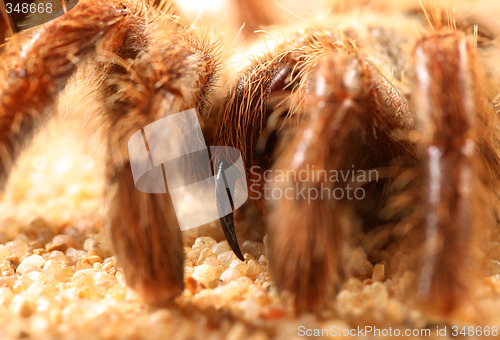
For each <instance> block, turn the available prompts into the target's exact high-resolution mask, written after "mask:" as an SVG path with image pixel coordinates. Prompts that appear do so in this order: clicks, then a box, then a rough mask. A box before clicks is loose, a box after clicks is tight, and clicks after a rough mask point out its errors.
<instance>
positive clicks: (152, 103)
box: [103, 17, 217, 306]
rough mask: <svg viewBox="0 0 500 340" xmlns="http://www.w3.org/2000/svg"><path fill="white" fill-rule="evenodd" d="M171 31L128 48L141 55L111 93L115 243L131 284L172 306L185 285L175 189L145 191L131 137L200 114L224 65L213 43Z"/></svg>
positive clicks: (118, 74)
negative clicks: (166, 120)
mask: <svg viewBox="0 0 500 340" xmlns="http://www.w3.org/2000/svg"><path fill="white" fill-rule="evenodd" d="M164 19H166V20H169V18H168V17H165V18H164ZM143 27H148V25H145V26H144V25H138V26H137V27H136V28H137V32H135V34H139V35H140V34H143V35H144V37H145V38H144V39H147V38H146V37H147V34H144V32H141V30H142V29H143ZM158 33H159V32H157V34H158ZM166 33H167V34H166V35H165V37H163V38H164V39H160V38H159V39H157V40H155V41H147V45H146V46H145V48H144V50H143V51H142V52H140V53H134V51H127V50H125V49H124V50H121V51H120V53H123V54H125V55H129V56H131V55H132V56H134V57H135V59H131V60H130V61H124V60H123V61H121V62H119V64H117V65H115V66H114V67H112V68H111V69H110V73H109V81H108V82H107V84H106V87H105V91H106V92H105V93H104V96H103V97H104V98H103V100H104V101H105V104H106V107H107V110H106V116H107V117H106V118H107V124H108V125H109V127H108V129H107V131H106V132H107V138H108V153H107V154H108V159H107V190H108V193H107V194H108V195H109V196H110V197H111V206H110V209H109V212H108V219H109V228H110V234H111V240H112V242H113V248H114V250H115V253H116V256H117V260H118V262H119V264H120V266H121V267H122V268H123V271H124V274H125V277H126V280H127V283H128V284H129V285H130V287H132V288H133V289H134V290H136V291H137V292H138V293H139V295H140V296H141V297H142V298H143V300H144V301H145V302H146V303H148V304H151V305H158V306H159V305H165V304H168V303H169V302H170V301H171V299H172V298H174V297H175V296H177V295H178V294H180V293H181V292H182V289H183V286H184V285H183V258H184V251H183V247H182V238H181V230H180V227H179V223H178V221H177V217H176V214H175V211H174V207H173V204H172V200H171V198H170V195H169V194H168V192H167V194H150V193H143V192H140V191H139V190H138V189H137V188H136V187H135V184H134V179H133V178H132V169H131V164H130V159H129V155H128V150H127V146H128V140H129V138H130V137H131V136H132V134H134V133H135V132H136V131H140V130H141V129H142V128H143V127H145V126H146V125H148V124H150V123H153V122H154V121H156V120H158V119H160V118H163V117H165V116H168V115H170V114H175V113H178V112H180V111H183V110H188V109H191V108H197V109H198V111H199V112H200V110H202V109H203V105H202V104H203V102H204V100H205V97H206V95H207V93H208V92H209V90H210V88H211V86H212V83H213V81H214V77H215V71H216V69H217V58H216V53H215V52H214V50H213V49H212V47H211V46H208V45H205V44H203V43H201V42H199V41H197V40H196V39H195V38H189V36H188V32H187V31H186V32H183V33H184V34H185V35H184V36H183V35H180V34H178V33H176V32H174V31H172V32H166ZM186 37H188V38H187V39H186ZM138 40H141V39H138ZM119 59H120V57H119V56H118V57H117V60H119ZM108 96H110V97H108ZM200 114H203V112H200ZM179 142H181V141H179Z"/></svg>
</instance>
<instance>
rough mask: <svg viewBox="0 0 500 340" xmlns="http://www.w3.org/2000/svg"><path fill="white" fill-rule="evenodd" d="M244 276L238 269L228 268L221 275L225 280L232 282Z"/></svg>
mask: <svg viewBox="0 0 500 340" xmlns="http://www.w3.org/2000/svg"><path fill="white" fill-rule="evenodd" d="M240 277H242V275H241V273H240V272H239V271H238V270H236V269H228V270H226V271H225V272H224V273H222V275H221V276H220V279H221V280H222V281H223V282H230V281H233V280H236V279H239V278H240Z"/></svg>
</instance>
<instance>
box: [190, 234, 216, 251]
mask: <svg viewBox="0 0 500 340" xmlns="http://www.w3.org/2000/svg"><path fill="white" fill-rule="evenodd" d="M216 243H217V242H216V241H215V240H214V239H213V238H211V237H210V236H203V237H198V238H197V239H196V240H195V241H194V244H193V249H198V248H200V249H205V248H211V247H213V246H214V245H215V244H216Z"/></svg>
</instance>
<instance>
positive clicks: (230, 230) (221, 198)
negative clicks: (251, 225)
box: [215, 160, 245, 261]
mask: <svg viewBox="0 0 500 340" xmlns="http://www.w3.org/2000/svg"><path fill="white" fill-rule="evenodd" d="M216 164H217V168H216V169H215V170H216V175H215V181H216V187H215V191H216V197H217V210H218V211H219V216H221V215H224V216H223V217H220V218H219V221H220V224H221V226H222V231H223V232H224V236H226V240H227V243H229V246H230V247H231V249H232V250H233V252H234V254H235V255H236V256H237V257H238V258H239V259H240V260H241V261H245V258H244V257H243V254H242V253H241V250H240V246H239V245H238V239H237V238H236V232H235V231H234V203H233V197H232V195H231V190H229V188H228V183H227V180H226V177H225V175H224V169H225V168H227V161H226V160H220V161H219V162H217V163H216ZM227 200H229V204H230V207H225V208H226V209H224V207H223V205H224V203H223V202H226V201H227ZM227 208H229V209H227ZM228 210H232V211H231V212H230V213H229V214H227V213H226V214H224V213H222V212H223V211H226V212H227V211H228Z"/></svg>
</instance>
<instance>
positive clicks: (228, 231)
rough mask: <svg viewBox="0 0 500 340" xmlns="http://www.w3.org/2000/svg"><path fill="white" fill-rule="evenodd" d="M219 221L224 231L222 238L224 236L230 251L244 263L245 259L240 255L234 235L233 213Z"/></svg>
mask: <svg viewBox="0 0 500 340" xmlns="http://www.w3.org/2000/svg"><path fill="white" fill-rule="evenodd" d="M219 221H220V224H221V226H222V231H224V236H226V240H227V243H229V246H230V247H231V249H232V251H233V252H234V254H235V255H236V256H237V257H238V258H239V259H240V260H241V261H245V258H244V257H243V254H242V253H241V250H240V246H239V245H238V239H237V238H236V233H235V231H234V217H233V213H230V214H229V215H226V216H224V217H221V218H220V219H219Z"/></svg>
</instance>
